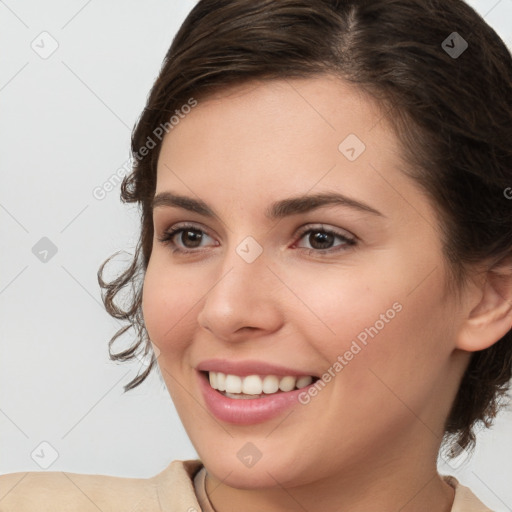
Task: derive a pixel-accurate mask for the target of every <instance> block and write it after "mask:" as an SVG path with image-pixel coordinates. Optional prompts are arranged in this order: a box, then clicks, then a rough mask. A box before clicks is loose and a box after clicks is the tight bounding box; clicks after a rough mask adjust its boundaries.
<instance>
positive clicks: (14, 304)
mask: <svg viewBox="0 0 512 512" xmlns="http://www.w3.org/2000/svg"><path fill="white" fill-rule="evenodd" d="M194 3H195V2H193V1H191V0H189V1H182V0H180V1H179V2H178V1H165V2H164V1H162V0H152V1H148V2H136V1H133V0H131V1H123V2H121V1H110V2H106V1H103V2H100V1H98V0H89V1H63V0H62V1H50V2H45V3H44V5H43V4H42V2H37V1H36V0H27V1H23V2H21V1H18V2H16V1H15V0H7V1H5V2H4V1H0V44H1V48H2V51H1V52H0V61H1V66H0V105H1V107H0V112H1V115H0V126H1V131H0V133H1V134H2V136H1V137H0V154H1V155H2V160H1V162H2V187H1V189H0V217H1V224H0V226H1V233H0V235H1V236H0V263H1V265H0V269H1V271H0V473H9V472H15V471H42V470H45V466H46V468H47V469H46V470H48V471H60V470H65V471H68V472H81V473H98V474H110V475H119V476H130V477H149V476H152V475H154V474H155V473H157V472H159V471H160V470H162V469H163V468H164V467H165V466H167V464H168V463H169V462H170V461H171V460H173V459H187V458H195V457H196V454H195V451H194V449H193V447H192V445H191V443H190V441H189V440H188V439H187V436H186V434H185V432H184V429H183V427H182V426H181V423H180V421H179V418H178V416H177V414H176V411H175V409H174V407H173V404H172V402H171V401H170V398H169V396H168V394H167V391H166V389H165V388H164V386H163V384H162V382H161V380H160V378H159V377H158V375H157V374H154V375H153V376H152V377H150V379H149V380H148V381H147V382H146V383H144V384H143V385H142V386H140V387H139V388H136V389H135V390H133V391H130V392H129V393H127V394H123V390H122V385H123V384H126V383H127V382H128V380H129V379H131V378H132V377H133V376H134V375H135V374H136V372H138V371H140V369H141V368H142V367H143V364H144V362H143V361H142V362H137V363H132V364H130V363H125V364H122V365H120V364H116V363H113V362H111V361H109V359H108V355H107V341H108V340H109V339H110V337H111V336H112V334H113V333H114V332H115V331H116V330H117V328H118V324H117V323H116V321H114V320H113V319H111V318H110V317H109V316H108V315H107V313H106V312H105V311H104V309H103V306H102V304H101V301H100V292H99V287H98V284H97V281H96V272H97V269H98V267H99V265H100V264H101V262H102V261H104V260H105V259H106V257H107V256H109V255H110V254H112V253H113V252H115V251H117V250H122V249H126V250H128V251H131V250H132V249H133V247H134V245H135V242H136V240H137V236H138V227H139V222H138V217H137V210H136V208H135V207H131V206H126V205H122V204H121V203H120V201H119V187H118V186H117V187H116V188H115V189H114V190H113V191H111V192H109V193H107V194H106V196H105V197H104V198H103V199H101V200H99V199H97V198H95V197H94V195H93V191H94V189H95V188H96V187H98V186H100V187H101V186H102V184H103V183H104V182H106V181H107V180H108V179H109V178H110V177H111V176H112V175H114V174H115V173H116V171H117V170H118V169H120V168H122V167H123V165H125V164H126V162H127V160H128V158H129V140H130V132H131V128H132V126H133V124H134V123H135V121H136V119H137V117H138V116H139V114H140V112H141V110H142V108H143V106H144V103H145V99H146V96H147V94H148V92H149V90H150V87H151V85H152V83H153V80H154V79H155V77H156V74H157V72H158V70H159V68H160V65H161V62H162V59H163V57H164V55H165V53H166V51H167V49H168V47H169V45H170V43H171V40H172V37H173V36H174V34H175V33H176V31H177V29H178V27H179V25H180V24H181V22H182V21H183V20H184V18H185V16H186V15H187V14H188V12H189V11H190V9H191V8H192V6H193V5H194ZM469 3H470V4H471V5H473V6H474V7H475V8H476V9H477V10H478V11H479V12H480V13H481V14H482V15H484V16H485V19H486V21H487V22H488V23H489V24H491V25H492V26H493V27H494V28H495V29H496V30H497V31H498V33H499V34H500V35H501V37H502V38H503V39H504V40H505V41H506V42H507V44H508V45H509V47H512V0H498V1H497V0H473V1H471V2H469ZM456 30H457V27H454V31H456ZM42 32H47V33H49V34H50V35H44V34H43V35H41V33H42ZM447 35H448V34H447ZM56 44H58V47H57V48H56V50H55V51H54V52H53V53H52V54H51V55H47V54H48V53H50V52H51V50H52V49H53V47H52V45H53V46H55V45H56ZM33 47H34V48H33ZM37 52H39V53H37ZM43 57H45V58H43ZM475 72H476V73H478V70H475ZM482 100H485V99H484V98H483V99H482ZM511 185H512V184H511ZM43 237H46V238H48V239H49V240H50V241H51V243H52V244H53V245H54V246H55V247H56V248H57V252H56V254H54V255H52V250H51V248H50V247H49V242H48V241H46V240H43V241H41V239H42V238H43ZM36 244H40V245H36ZM34 246H36V249H35V250H34V251H35V252H36V253H38V256H39V257H36V255H35V254H34V253H33V247H34ZM44 250H48V251H49V252H48V254H47V255H46V260H47V261H40V259H39V258H43V257H44V256H45V253H44V252H42V253H41V252H40V251H44ZM126 260H127V258H125V261H126ZM511 434H512V412H511V411H510V410H509V411H506V412H504V413H502V414H501V415H500V417H499V419H498V421H497V422H496V425H495V427H494V428H493V429H492V430H489V431H485V432H481V433H480V434H479V436H478V445H477V449H476V452H475V454H474V455H473V457H472V458H470V459H467V460H465V461H463V460H460V461H456V462H455V463H454V464H452V466H448V465H447V464H446V463H445V462H444V461H443V460H442V459H440V461H439V468H440V471H441V472H443V473H450V474H453V475H455V476H456V477H457V478H458V479H459V480H460V481H461V482H462V483H463V484H465V485H468V486H470V487H471V488H472V489H473V490H474V492H475V493H476V494H477V495H478V496H480V497H481V499H482V500H484V501H485V502H486V503H487V504H488V505H489V506H491V507H492V508H494V509H495V510H497V511H512V488H511V486H510V482H511V477H512V462H511V461H512V435H511ZM42 442H43V443H49V445H48V444H43V445H41V443H42ZM54 459H55V460H54ZM462 459H464V456H463V457H462Z"/></svg>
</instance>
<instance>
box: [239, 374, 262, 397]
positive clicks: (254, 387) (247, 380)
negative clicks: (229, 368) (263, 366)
mask: <svg viewBox="0 0 512 512" xmlns="http://www.w3.org/2000/svg"><path fill="white" fill-rule="evenodd" d="M262 386H263V384H262V382H261V379H260V377H259V376H258V375H248V376H247V377H244V380H243V382H242V393H245V394H247V395H261V389H262Z"/></svg>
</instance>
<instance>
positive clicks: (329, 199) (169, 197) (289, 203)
mask: <svg viewBox="0 0 512 512" xmlns="http://www.w3.org/2000/svg"><path fill="white" fill-rule="evenodd" d="M333 205H334V206H345V207H347V208H352V209H354V210H358V211H362V212H365V213H372V214H374V215H378V216H380V217H385V215H384V214H382V213H381V212H379V211H378V210H376V209H375V208H372V207H371V206H370V205H368V204H366V203H363V202H360V201H357V200H356V199H353V198H351V197H347V196H345V195H343V194H339V193H335V192H327V193H320V194H314V195H302V196H295V197H289V198H287V199H282V200H280V201H276V202H275V203H272V204H271V205H270V207H269V208H267V210H266V211H265V215H266V217H267V218H269V219H281V218H283V217H287V216H290V215H297V214H300V213H306V212H309V211H311V210H316V209H317V208H321V207H322V206H333ZM162 206H171V207H177V208H183V209H184V210H189V211H191V212H195V213H198V214H200V215H203V216H205V217H218V216H217V214H216V213H215V212H214V211H213V210H212V209H211V208H210V207H209V206H208V205H207V204H206V203H205V202H204V201H202V200H201V199H195V198H192V197H187V196H182V195H179V194H173V193H171V192H161V193H160V194H157V195H156V196H155V197H154V198H153V201H152V203H151V207H152V208H153V209H154V208H159V207H162Z"/></svg>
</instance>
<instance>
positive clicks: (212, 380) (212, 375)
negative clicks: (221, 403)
mask: <svg viewBox="0 0 512 512" xmlns="http://www.w3.org/2000/svg"><path fill="white" fill-rule="evenodd" d="M210 386H211V387H212V388H213V389H217V375H216V374H215V372H210Z"/></svg>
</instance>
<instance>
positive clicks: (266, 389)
mask: <svg viewBox="0 0 512 512" xmlns="http://www.w3.org/2000/svg"><path fill="white" fill-rule="evenodd" d="M278 389H279V379H278V378H277V377H276V376H275V375H267V376H266V377H265V378H264V379H263V386H262V390H263V393H275V392H276V391H277V390H278Z"/></svg>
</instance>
